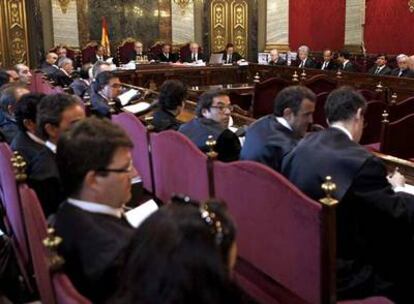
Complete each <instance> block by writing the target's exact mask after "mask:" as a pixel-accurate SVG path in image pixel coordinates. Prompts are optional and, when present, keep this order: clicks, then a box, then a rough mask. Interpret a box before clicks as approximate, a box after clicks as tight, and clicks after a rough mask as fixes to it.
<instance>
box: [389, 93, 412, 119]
mask: <svg viewBox="0 0 414 304" xmlns="http://www.w3.org/2000/svg"><path fill="white" fill-rule="evenodd" d="M388 110H389V115H390V116H389V120H390V121H396V120H398V119H401V118H403V117H404V116H406V115H407V114H410V113H414V96H413V97H410V98H407V99H404V100H403V101H401V102H399V103H395V104H391V105H390V106H389V109H388Z"/></svg>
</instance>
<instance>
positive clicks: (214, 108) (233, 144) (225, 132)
mask: <svg viewBox="0 0 414 304" xmlns="http://www.w3.org/2000/svg"><path fill="white" fill-rule="evenodd" d="M232 110H233V106H232V105H231V104H230V98H229V96H228V93H227V92H226V91H208V92H206V93H204V94H202V95H201V96H200V99H199V101H198V104H197V108H196V115H197V117H196V118H194V119H193V120H191V121H190V122H188V123H186V124H184V125H182V126H181V127H180V129H179V131H180V132H181V133H183V134H184V135H186V136H187V137H188V138H189V139H190V140H191V141H192V142H193V143H194V144H196V145H197V147H198V148H200V149H201V151H203V152H207V151H209V148H208V147H207V145H206V141H207V139H208V137H209V136H210V135H211V136H213V139H214V140H216V147H215V151H216V152H217V153H218V159H219V160H221V161H234V160H238V159H239V154H240V148H241V147H240V141H239V139H238V137H237V136H236V134H234V133H233V132H232V131H230V130H229V129H228V125H229V120H230V114H231V112H232Z"/></svg>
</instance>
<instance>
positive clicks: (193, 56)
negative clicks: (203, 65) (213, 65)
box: [181, 42, 206, 63]
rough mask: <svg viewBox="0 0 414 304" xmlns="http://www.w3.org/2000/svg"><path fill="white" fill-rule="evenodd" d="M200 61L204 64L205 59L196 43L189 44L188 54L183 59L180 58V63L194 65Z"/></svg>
mask: <svg viewBox="0 0 414 304" xmlns="http://www.w3.org/2000/svg"><path fill="white" fill-rule="evenodd" d="M200 61H202V62H206V57H205V56H204V54H203V53H201V51H200V46H199V45H198V43H196V42H192V43H190V53H189V54H188V55H187V56H184V58H181V62H188V63H194V62H200Z"/></svg>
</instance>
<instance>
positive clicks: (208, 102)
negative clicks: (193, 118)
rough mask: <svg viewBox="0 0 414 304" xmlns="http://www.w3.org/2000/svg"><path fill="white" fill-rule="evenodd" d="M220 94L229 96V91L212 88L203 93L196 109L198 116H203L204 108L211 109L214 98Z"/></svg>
mask: <svg viewBox="0 0 414 304" xmlns="http://www.w3.org/2000/svg"><path fill="white" fill-rule="evenodd" d="M219 96H229V93H228V91H226V90H210V91H207V92H205V93H203V94H201V96H200V97H199V99H198V103H197V107H196V110H195V112H196V115H197V117H203V110H204V109H207V110H210V108H211V106H212V105H213V99H214V98H216V97H219Z"/></svg>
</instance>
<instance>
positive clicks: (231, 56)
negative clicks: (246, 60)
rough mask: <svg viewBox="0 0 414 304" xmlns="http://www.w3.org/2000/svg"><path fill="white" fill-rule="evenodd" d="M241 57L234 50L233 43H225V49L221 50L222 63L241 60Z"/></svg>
mask: <svg viewBox="0 0 414 304" xmlns="http://www.w3.org/2000/svg"><path fill="white" fill-rule="evenodd" d="M242 59H243V57H242V56H241V55H240V54H239V53H237V52H235V51H234V44H233V43H227V45H226V49H225V50H224V51H223V62H224V63H237V62H238V61H239V60H242Z"/></svg>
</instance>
